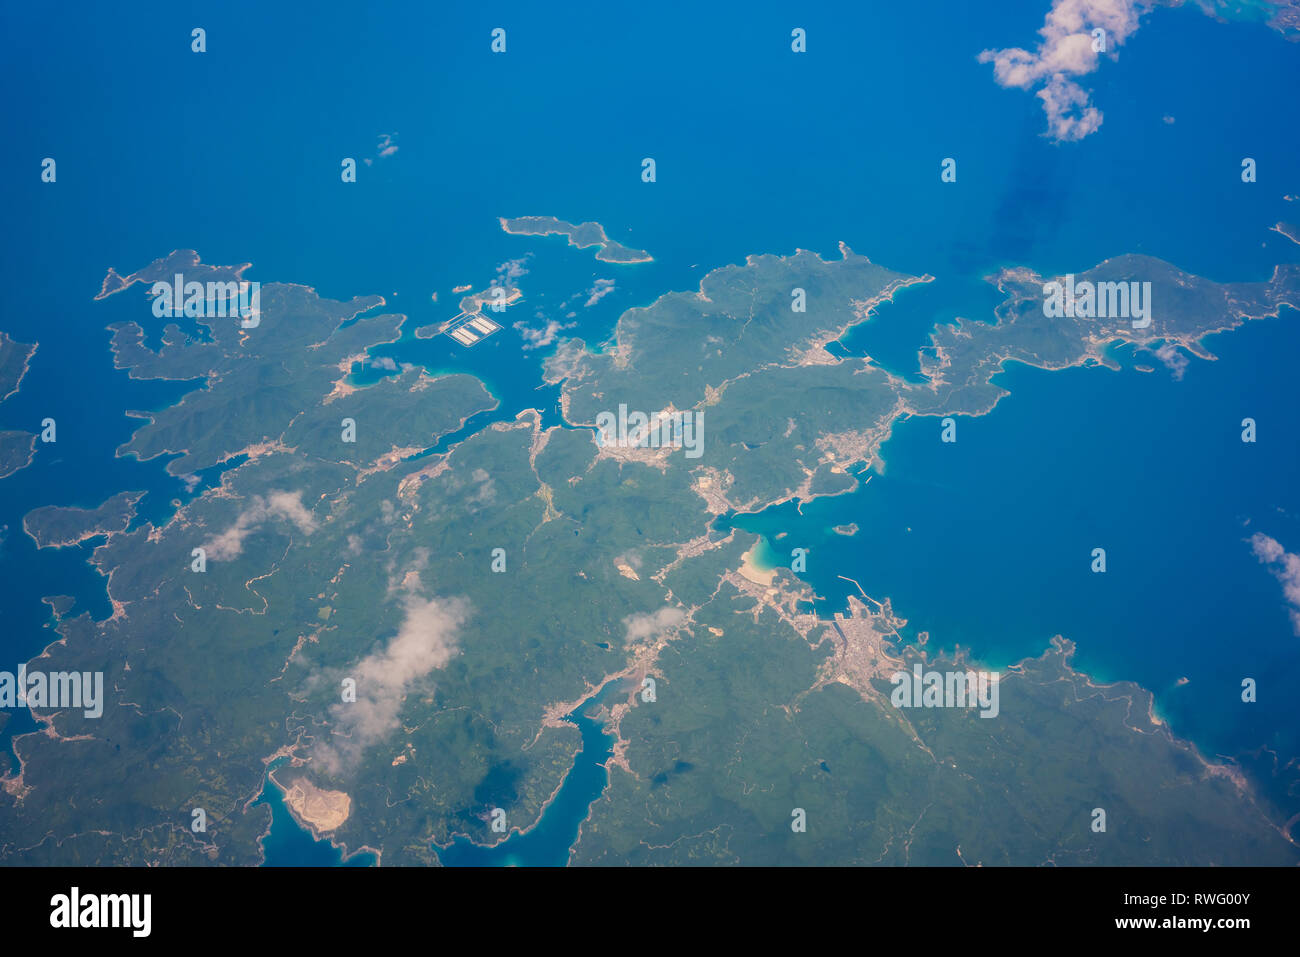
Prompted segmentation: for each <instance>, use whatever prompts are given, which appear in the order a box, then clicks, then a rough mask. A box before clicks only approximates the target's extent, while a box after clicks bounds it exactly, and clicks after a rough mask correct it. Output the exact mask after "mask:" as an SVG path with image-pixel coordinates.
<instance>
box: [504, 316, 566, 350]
mask: <svg viewBox="0 0 1300 957" xmlns="http://www.w3.org/2000/svg"><path fill="white" fill-rule="evenodd" d="M575 325H577V323H573V322H565V323H561V322H557V321H556V320H554V319H549V320H547V322H546V325H545V326H543V327H542V328H540V329H535V328H533V327H532V326H530V325H528V323H526V322H516V323H515V325H514V328H515V329H517V330H518V332H519V334H520V335H521V336H523V337H524V350H525V351H527V350H529V349H543V348H545V347H546V346H549V345H551V344H552V343H553V342H555V339H556V337H557V336H558V335H559V334H560V333H561V332H563V331H564V330H565V329H572V328H573V327H574V326H575Z"/></svg>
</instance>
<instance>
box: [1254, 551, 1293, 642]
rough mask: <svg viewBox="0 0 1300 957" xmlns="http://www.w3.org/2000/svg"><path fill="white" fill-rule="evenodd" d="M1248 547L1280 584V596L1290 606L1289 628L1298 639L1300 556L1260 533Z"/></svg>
mask: <svg viewBox="0 0 1300 957" xmlns="http://www.w3.org/2000/svg"><path fill="white" fill-rule="evenodd" d="M1250 547H1251V549H1252V550H1253V551H1254V553H1255V557H1256V558H1258V559H1259V561H1260V564H1262V565H1267V566H1268V570H1269V571H1271V572H1272V573H1273V577H1274V578H1276V579H1277V580H1278V581H1279V582H1281V583H1282V594H1283V596H1284V597H1285V598H1286V601H1287V604H1288V605H1290V606H1291V609H1290V612H1291V628H1292V630H1293V631H1294V632H1295V634H1296V637H1300V555H1296V554H1295V553H1293V552H1288V551H1287V550H1286V549H1285V548H1283V547H1282V543H1281V542H1279V541H1278V540H1277V539H1275V538H1270V537H1269V536H1267V535H1265V534H1264V533H1262V532H1256V533H1255V534H1254V535H1252V536H1251V537H1250Z"/></svg>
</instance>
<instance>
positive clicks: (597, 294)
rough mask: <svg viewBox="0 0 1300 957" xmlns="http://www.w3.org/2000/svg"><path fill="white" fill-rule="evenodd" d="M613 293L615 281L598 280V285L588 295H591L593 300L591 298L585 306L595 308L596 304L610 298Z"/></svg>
mask: <svg viewBox="0 0 1300 957" xmlns="http://www.w3.org/2000/svg"><path fill="white" fill-rule="evenodd" d="M613 291H614V280H612V279H597V280H596V284H595V285H594V286H592V287H591V288H590V289H588V290H587V295H589V296H590V297H591V298H589V299H588V300H587V301H586V302H585V303H584V305H587V306H594V305H595V304H596V303H598V302H600V300H601V299H602V298H604V297H605V296H608V295H609V294H610V293H611V292H613Z"/></svg>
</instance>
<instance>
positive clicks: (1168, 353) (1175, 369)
mask: <svg viewBox="0 0 1300 957" xmlns="http://www.w3.org/2000/svg"><path fill="white" fill-rule="evenodd" d="M1156 358H1157V359H1159V360H1160V361H1161V362H1163V363H1164V364H1165V368H1167V369H1168V370H1169V371H1170V373H1172V375H1173V377H1174V379H1176V380H1179V381H1181V380H1182V378H1183V374H1184V373H1185V372H1187V367H1188V366H1189V365H1190V364H1191V360H1190V359H1188V358H1187V356H1185V355H1183V353H1181V352H1179V351H1178V346H1176V345H1175V344H1174V343H1172V342H1166V343H1165V344H1164V345H1162V346H1161V347H1160V348H1159V349H1157V350H1156Z"/></svg>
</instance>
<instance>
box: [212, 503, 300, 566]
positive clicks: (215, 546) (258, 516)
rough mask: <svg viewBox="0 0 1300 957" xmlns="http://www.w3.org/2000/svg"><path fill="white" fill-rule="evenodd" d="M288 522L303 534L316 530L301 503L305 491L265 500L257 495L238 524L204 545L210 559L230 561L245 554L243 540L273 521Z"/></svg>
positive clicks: (237, 519) (240, 514)
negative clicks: (282, 520)
mask: <svg viewBox="0 0 1300 957" xmlns="http://www.w3.org/2000/svg"><path fill="white" fill-rule="evenodd" d="M277 518H278V519H286V520H288V521H290V522H292V523H293V524H294V525H296V526H297V527H298V531H300V532H302V533H303V534H304V535H310V534H311V533H312V532H314V531H315V530H316V519H315V518H314V517H313V516H312V514H311V512H309V511H308V510H307V508H306V507H305V506H304V505H303V504H302V492H271V493H270V494H269V495H267V496H266V497H265V498H263V497H262V496H260V495H254V496H253V497H252V498H251V499H250V500H249V503H248V507H247V508H245V509H244V510H243V511H242V512H240V513H239V517H238V518H236V519H235V523H234V524H233V525H231V526H230V527H229V528H227V529H226V530H225V531H224V532H222V533H221V534H220V535H216V536H214V537H212V538H210V539H208V541H207V542H205V543H204V545H203V550H204V552H206V553H207V557H208V558H212V559H215V560H217V561H227V560H229V559H232V558H238V557H239V556H240V555H241V554H243V551H244V540H245V539H247V538H248V536H249V535H252V534H253V533H254V532H256V531H257V530H258V529H259V528H261V526H262V525H263V524H265V523H266V522H268V521H270V520H272V519H277Z"/></svg>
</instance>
